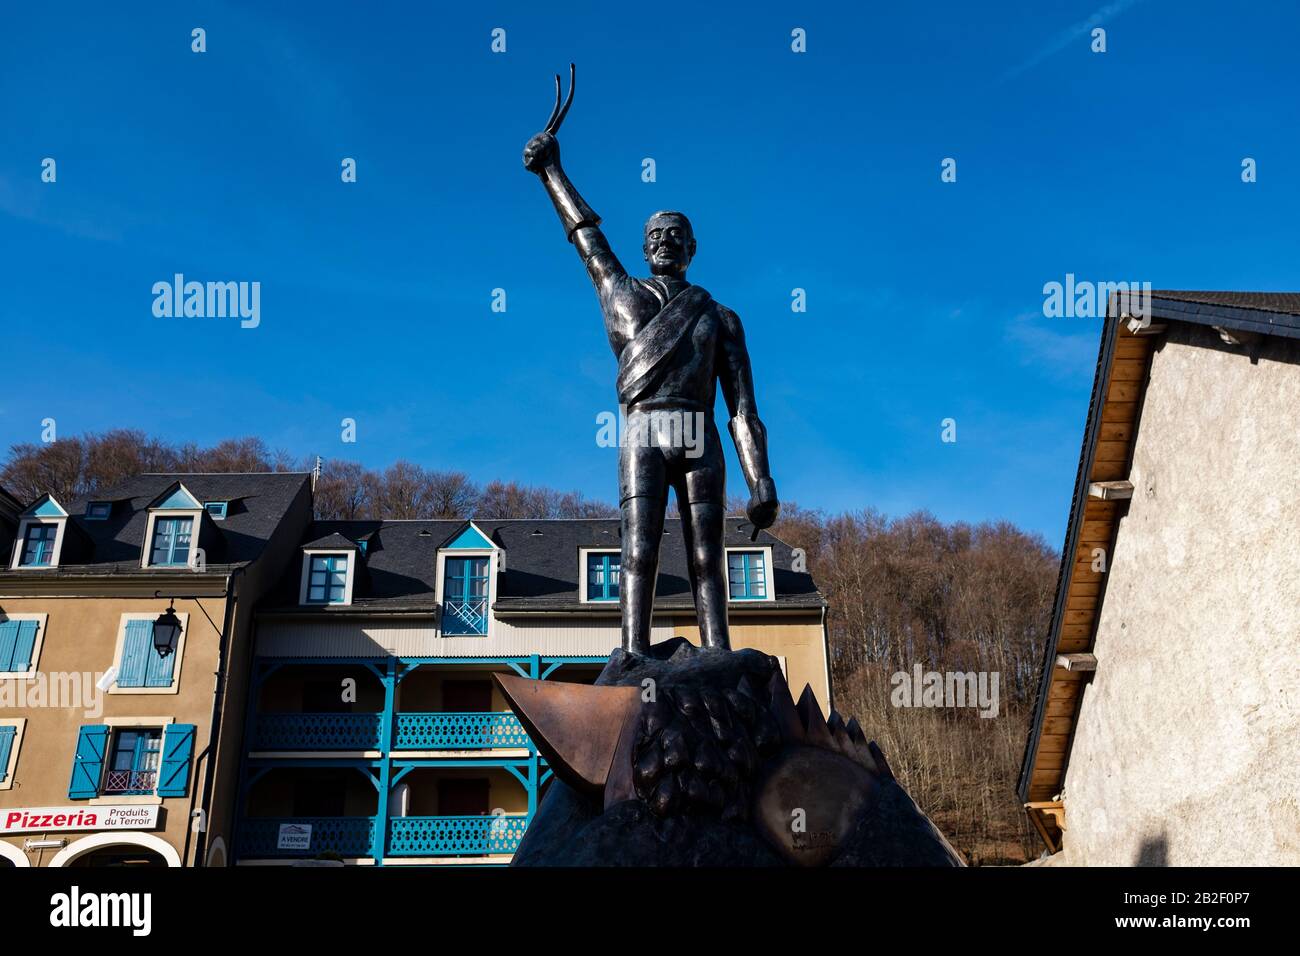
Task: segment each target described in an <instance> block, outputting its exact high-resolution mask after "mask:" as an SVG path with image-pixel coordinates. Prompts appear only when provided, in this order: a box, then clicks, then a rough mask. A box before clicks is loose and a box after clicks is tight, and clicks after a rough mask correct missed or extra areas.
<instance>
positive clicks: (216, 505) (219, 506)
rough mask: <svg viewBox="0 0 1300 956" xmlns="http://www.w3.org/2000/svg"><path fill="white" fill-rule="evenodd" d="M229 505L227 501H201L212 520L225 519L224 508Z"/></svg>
mask: <svg viewBox="0 0 1300 956" xmlns="http://www.w3.org/2000/svg"><path fill="white" fill-rule="evenodd" d="M229 505H230V502H228V501H205V502H203V509H204V510H205V511H207V513H208V516H209V517H211V518H212V520H213V521H225V520H226V509H227V508H228V507H229Z"/></svg>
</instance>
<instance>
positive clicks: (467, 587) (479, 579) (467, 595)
mask: <svg viewBox="0 0 1300 956" xmlns="http://www.w3.org/2000/svg"><path fill="white" fill-rule="evenodd" d="M438 563H439V566H440V567H439V570H440V573H439V575H438V603H439V605H440V606H441V609H442V623H441V628H442V634H443V636H444V637H487V636H488V635H489V634H490V633H491V632H492V588H493V585H492V582H493V581H494V580H495V579H496V576H497V575H498V574H500V573H501V572H502V570H503V569H504V567H505V551H504V550H502V549H501V548H498V547H497V546H496V545H495V544H494V543H493V542H492V539H491V538H490V537H489V536H488V535H487V534H485V533H484V532H483V530H482V529H481V528H479V527H478V525H476V524H474V522H472V521H467V522H466V523H465V524H464V525H463V526H462V527H461V529H460V531H459V532H457V533H456V534H455V535H453V536H452V537H451V538H450V539H449V540H447V541H446V542H444V543H443V545H442V547H440V548H439V549H438Z"/></svg>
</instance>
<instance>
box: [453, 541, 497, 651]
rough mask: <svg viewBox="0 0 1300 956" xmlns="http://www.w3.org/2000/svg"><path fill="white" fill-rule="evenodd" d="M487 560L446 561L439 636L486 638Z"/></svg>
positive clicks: (485, 558)
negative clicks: (484, 635)
mask: <svg viewBox="0 0 1300 956" xmlns="http://www.w3.org/2000/svg"><path fill="white" fill-rule="evenodd" d="M489 567H490V561H489V559H488V558H487V557H479V558H459V557H449V558H447V559H446V564H445V565H444V573H445V575H446V579H445V582H444V584H443V601H442V633H444V634H478V635H482V634H486V633H487V632H488V591H489V588H488V568H489Z"/></svg>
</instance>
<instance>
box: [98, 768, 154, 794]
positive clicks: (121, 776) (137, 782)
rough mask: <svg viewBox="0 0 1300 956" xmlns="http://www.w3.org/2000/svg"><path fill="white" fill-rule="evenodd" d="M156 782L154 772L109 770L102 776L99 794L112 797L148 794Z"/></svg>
mask: <svg viewBox="0 0 1300 956" xmlns="http://www.w3.org/2000/svg"><path fill="white" fill-rule="evenodd" d="M157 782H158V771H156V770H110V771H108V772H107V773H105V774H104V785H103V787H102V788H101V792H102V793H104V794H111V795H113V796H127V795H130V794H137V795H139V794H149V793H153V788H154V786H155V785H156V784H157Z"/></svg>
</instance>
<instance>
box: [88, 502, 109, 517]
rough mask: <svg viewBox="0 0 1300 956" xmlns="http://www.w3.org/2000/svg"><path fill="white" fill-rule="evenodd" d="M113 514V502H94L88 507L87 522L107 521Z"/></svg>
mask: <svg viewBox="0 0 1300 956" xmlns="http://www.w3.org/2000/svg"><path fill="white" fill-rule="evenodd" d="M112 513H113V502H111V501H92V502H90V503H89V504H87V505H86V520H87V521H107V520H108V516H109V515H111V514H112Z"/></svg>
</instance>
